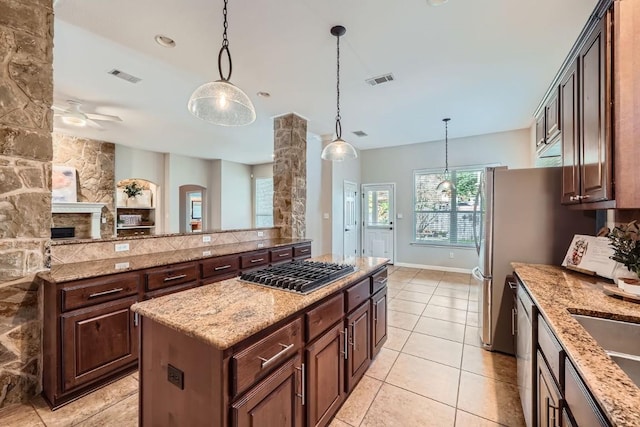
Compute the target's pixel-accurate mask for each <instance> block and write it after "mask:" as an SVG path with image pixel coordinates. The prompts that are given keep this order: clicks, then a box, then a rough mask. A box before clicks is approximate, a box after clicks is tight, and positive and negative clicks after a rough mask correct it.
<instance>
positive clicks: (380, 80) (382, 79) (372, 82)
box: [365, 73, 395, 86]
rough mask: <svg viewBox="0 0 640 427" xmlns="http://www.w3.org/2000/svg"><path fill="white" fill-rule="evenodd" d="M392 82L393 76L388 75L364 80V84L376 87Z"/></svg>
mask: <svg viewBox="0 0 640 427" xmlns="http://www.w3.org/2000/svg"><path fill="white" fill-rule="evenodd" d="M394 80H395V79H394V78H393V74H391V73H389V74H383V75H381V76H378V77H372V78H370V79H367V80H365V82H367V83H369V85H371V86H377V85H380V84H382V83H387V82H392V81H394Z"/></svg>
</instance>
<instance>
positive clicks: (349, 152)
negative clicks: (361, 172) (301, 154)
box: [321, 138, 358, 162]
mask: <svg viewBox="0 0 640 427" xmlns="http://www.w3.org/2000/svg"><path fill="white" fill-rule="evenodd" d="M321 157H322V159H323V160H331V161H332V162H341V161H343V160H351V159H356V158H357V157H358V152H357V151H356V149H355V148H353V146H352V145H351V144H349V143H348V142H347V141H345V140H343V139H342V138H337V139H335V140H334V141H332V142H331V143H330V144H328V145H327V146H326V147H324V149H323V150H322V154H321Z"/></svg>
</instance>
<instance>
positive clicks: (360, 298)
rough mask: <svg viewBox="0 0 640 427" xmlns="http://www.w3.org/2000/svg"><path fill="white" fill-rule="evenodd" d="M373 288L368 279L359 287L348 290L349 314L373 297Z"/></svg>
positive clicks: (354, 286) (359, 284)
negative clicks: (370, 296)
mask: <svg viewBox="0 0 640 427" xmlns="http://www.w3.org/2000/svg"><path fill="white" fill-rule="evenodd" d="M370 291H371V286H370V285H369V278H368V277H367V278H366V279H364V280H363V281H361V282H360V283H358V284H357V285H353V286H352V287H350V288H349V289H347V292H346V293H347V313H348V312H350V311H351V310H353V309H354V308H356V307H357V306H359V305H360V304H362V303H363V302H364V301H365V300H366V299H367V298H369V295H371V292H370Z"/></svg>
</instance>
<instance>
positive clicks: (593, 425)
mask: <svg viewBox="0 0 640 427" xmlns="http://www.w3.org/2000/svg"><path fill="white" fill-rule="evenodd" d="M564 379H565V380H564V398H565V400H566V402H567V406H568V407H569V411H570V412H571V415H573V419H574V420H575V421H576V422H575V423H576V425H579V426H580V427H600V426H607V425H608V423H607V422H606V421H605V419H604V417H603V415H602V413H601V411H600V409H599V408H598V406H597V405H596V403H595V402H594V400H593V398H592V397H591V394H590V393H589V391H588V390H587V387H586V386H585V385H584V383H583V382H582V379H581V378H580V376H579V375H578V373H577V372H576V370H575V368H574V367H573V365H572V364H571V361H570V360H569V359H565V371H564Z"/></svg>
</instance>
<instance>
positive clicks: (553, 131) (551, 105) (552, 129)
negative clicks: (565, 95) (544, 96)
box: [544, 88, 560, 144]
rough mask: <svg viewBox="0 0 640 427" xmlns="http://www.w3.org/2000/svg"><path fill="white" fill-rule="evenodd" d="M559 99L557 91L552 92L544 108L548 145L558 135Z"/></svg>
mask: <svg viewBox="0 0 640 427" xmlns="http://www.w3.org/2000/svg"><path fill="white" fill-rule="evenodd" d="M559 103H560V98H559V97H558V90H557V88H556V90H555V91H554V93H553V95H551V97H550V98H549V101H548V102H547V105H546V106H545V107H544V118H545V125H546V126H545V129H546V131H547V133H546V140H547V143H548V144H550V143H551V142H552V141H553V139H554V138H555V137H556V136H558V135H559V134H560V104H559Z"/></svg>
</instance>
